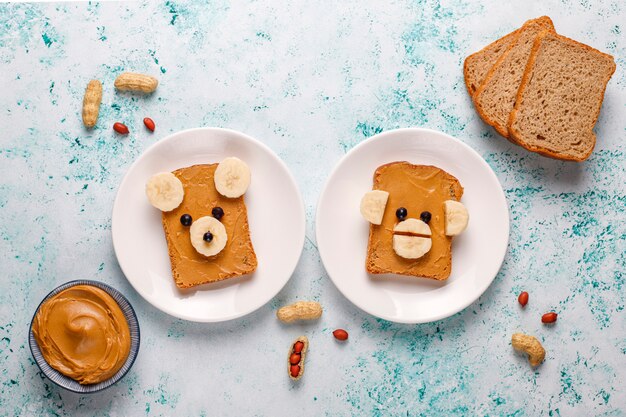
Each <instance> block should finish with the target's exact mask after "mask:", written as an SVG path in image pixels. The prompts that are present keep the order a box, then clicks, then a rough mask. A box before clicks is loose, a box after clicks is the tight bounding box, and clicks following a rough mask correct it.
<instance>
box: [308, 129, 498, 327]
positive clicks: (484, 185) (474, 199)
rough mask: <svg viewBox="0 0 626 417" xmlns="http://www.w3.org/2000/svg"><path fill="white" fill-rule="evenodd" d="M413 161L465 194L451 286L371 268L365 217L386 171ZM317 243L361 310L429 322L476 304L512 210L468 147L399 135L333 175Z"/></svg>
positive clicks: (322, 203)
mask: <svg viewBox="0 0 626 417" xmlns="http://www.w3.org/2000/svg"><path fill="white" fill-rule="evenodd" d="M394 161H408V162H411V163H413V164H422V165H434V166H437V167H439V168H442V169H443V170H445V171H447V172H448V173H450V174H452V175H454V176H455V177H456V178H457V179H458V180H459V181H460V182H461V185H462V186H463V188H464V189H465V192H464V193H463V198H462V199H461V201H462V202H463V204H465V206H466V207H467V209H468V211H469V215H470V222H469V225H468V227H467V229H466V230H465V232H463V233H462V234H461V235H459V236H457V237H455V238H454V240H453V243H452V274H451V275H450V278H448V279H447V280H446V281H435V280H432V279H426V278H415V277H403V276H400V275H391V274H387V275H383V276H380V275H370V274H368V273H367V272H366V270H365V258H366V252H367V240H368V233H369V223H368V222H367V221H365V220H364V219H363V218H362V217H361V215H360V211H359V206H360V202H361V197H362V196H363V194H365V193H366V192H367V191H370V190H371V189H372V178H373V175H374V171H375V170H376V168H378V167H379V166H380V165H383V164H386V163H389V162H394ZM316 238H317V245H318V249H319V252H320V256H321V258H322V262H323V263H324V266H325V267H326V271H327V272H328V275H329V276H330V278H331V279H332V280H333V282H334V283H335V285H336V286H337V288H338V289H339V291H341V292H342V293H343V295H345V296H346V297H347V298H348V299H349V300H350V301H352V302H353V303H354V304H355V305H356V306H357V307H359V308H361V309H362V310H364V311H366V312H368V313H369V314H372V315H374V316H377V317H380V318H382V319H385V320H390V321H395V322H399V323H426V322H431V321H435V320H440V319H443V318H445V317H449V316H451V315H453V314H455V313H457V312H459V311H461V310H462V309H464V308H465V307H467V306H468V305H470V304H471V303H473V302H474V301H475V300H476V299H477V298H478V297H479V296H480V295H481V294H482V293H483V292H484V291H485V290H486V289H487V287H489V284H491V282H492V281H493V279H494V278H495V276H496V274H497V273H498V271H499V269H500V266H501V265H502V261H503V260H504V255H505V253H506V248H507V244H508V241H509V210H508V205H507V202H506V199H505V197H504V193H503V191H502V187H501V186H500V183H499V182H498V179H497V178H496V175H495V174H494V172H493V171H492V170H491V168H490V167H489V165H487V163H486V162H485V161H484V160H483V159H482V158H481V157H480V155H478V154H477V153H476V151H474V150H473V149H472V148H470V147H469V146H467V145H465V144H464V143H463V142H461V141H459V140H458V139H455V138H453V137H451V136H448V135H446V134H443V133H440V132H437V131H434V130H428V129H398V130H392V131H389V132H385V133H381V134H379V135H376V136H373V137H371V138H369V139H367V140H365V141H364V142H362V143H360V144H359V145H357V146H355V147H354V148H353V149H352V150H350V151H349V152H348V153H347V154H346V155H345V156H344V157H343V159H342V160H341V161H340V162H339V164H338V165H337V166H336V167H335V169H334V170H333V172H332V173H331V174H330V177H329V178H328V181H327V183H326V186H325V188H324V190H323V192H322V195H321V196H320V200H319V203H318V206H317V224H316Z"/></svg>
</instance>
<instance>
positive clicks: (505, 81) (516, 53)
mask: <svg viewBox="0 0 626 417" xmlns="http://www.w3.org/2000/svg"><path fill="white" fill-rule="evenodd" d="M544 30H549V31H552V32H554V26H553V24H552V20H550V18H549V17H548V16H542V17H539V18H537V19H533V20H529V21H527V22H526V23H524V25H523V26H522V27H521V28H520V29H519V31H518V33H517V35H516V39H515V41H514V42H513V43H512V44H511V46H510V47H509V49H508V50H507V51H506V52H505V53H504V54H502V56H501V57H500V58H499V59H498V62H496V64H495V65H494V66H493V67H492V68H491V70H489V72H488V73H487V76H486V78H485V81H483V83H482V84H481V86H480V87H479V88H478V91H476V94H474V105H475V106H476V110H477V111H478V114H479V115H480V117H481V118H482V119H483V120H484V121H485V123H487V124H489V125H491V126H493V127H494V128H495V129H496V131H497V132H498V133H499V134H501V135H502V136H504V137H506V138H508V137H509V131H508V122H509V114H510V113H511V111H512V110H513V106H514V105H515V98H516V96H517V90H518V89H519V86H520V84H521V82H522V77H523V76H524V70H525V69H526V63H527V62H528V57H529V56H530V51H531V49H532V46H533V43H534V41H535V38H536V37H537V35H539V34H540V33H541V32H543V31H544Z"/></svg>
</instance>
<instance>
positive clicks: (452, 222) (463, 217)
mask: <svg viewBox="0 0 626 417" xmlns="http://www.w3.org/2000/svg"><path fill="white" fill-rule="evenodd" d="M443 211H444V216H445V219H446V225H445V232H446V236H456V235H458V234H461V233H462V232H463V231H464V230H465V229H466V228H467V224H468V223H469V213H468V212H467V208H465V206H464V205H463V203H460V202H458V201H455V200H446V201H444V203H443Z"/></svg>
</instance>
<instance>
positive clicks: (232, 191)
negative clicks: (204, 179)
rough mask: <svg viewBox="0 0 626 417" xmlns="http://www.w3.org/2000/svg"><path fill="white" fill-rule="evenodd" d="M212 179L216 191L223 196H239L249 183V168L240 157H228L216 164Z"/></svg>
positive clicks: (243, 192)
mask: <svg viewBox="0 0 626 417" xmlns="http://www.w3.org/2000/svg"><path fill="white" fill-rule="evenodd" d="M214 180H215V188H216V189H217V192H218V193H220V194H221V195H223V196H224V197H228V198H237V197H241V196H242V195H244V194H245V192H246V191H247V190H248V186H249V185H250V168H248V165H246V163H245V162H243V161H242V160H241V159H239V158H235V157H229V158H226V159H224V160H223V161H222V162H220V163H219V165H218V166H217V169H216V170H215V175H214Z"/></svg>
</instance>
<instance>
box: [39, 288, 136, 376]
mask: <svg viewBox="0 0 626 417" xmlns="http://www.w3.org/2000/svg"><path fill="white" fill-rule="evenodd" d="M32 330H33V333H34V335H35V339H36V340H37V345H38V346H39V350H40V351H41V354H42V355H43V357H44V358H45V360H46V362H48V364H49V365H50V366H51V367H52V368H54V369H56V370H57V371H59V372H61V373H62V374H63V375H65V376H68V377H70V378H72V379H74V380H76V381H78V382H79V383H80V384H96V383H98V382H102V381H105V380H107V379H109V378H111V377H112V376H113V375H115V373H116V372H117V371H118V370H119V369H120V368H121V367H122V366H123V365H124V362H126V358H127V357H128V354H129V352H130V330H129V328H128V322H127V321H126V318H125V317H124V313H123V312H122V310H121V309H120V307H119V305H118V304H117V302H116V301H115V300H114V299H113V298H112V297H111V296H110V295H109V294H107V293H106V292H105V291H103V290H101V289H100V288H98V287H94V286H92V285H76V286H74V287H71V288H68V289H66V290H64V291H61V292H60V293H58V294H56V295H55V296H53V297H52V298H50V299H48V300H46V302H44V303H43V304H42V305H41V307H39V310H38V311H37V315H36V316H35V320H34V321H33V329H32Z"/></svg>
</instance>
